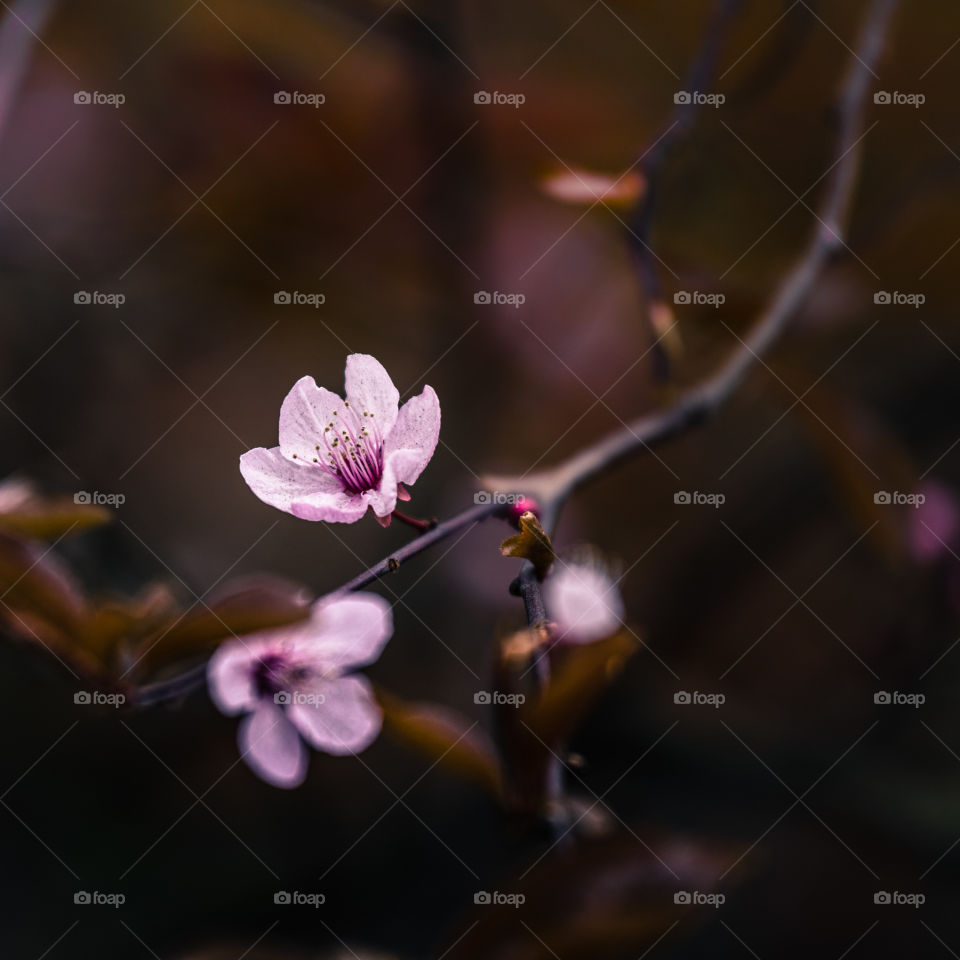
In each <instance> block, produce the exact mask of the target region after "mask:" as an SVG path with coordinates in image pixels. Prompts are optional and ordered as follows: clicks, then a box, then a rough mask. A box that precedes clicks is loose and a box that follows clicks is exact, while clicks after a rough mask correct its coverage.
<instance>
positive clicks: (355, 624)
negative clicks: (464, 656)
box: [207, 593, 393, 787]
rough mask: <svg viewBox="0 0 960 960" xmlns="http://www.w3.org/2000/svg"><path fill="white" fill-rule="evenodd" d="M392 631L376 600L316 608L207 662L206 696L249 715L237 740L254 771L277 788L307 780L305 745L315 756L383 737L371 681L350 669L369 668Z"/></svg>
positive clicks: (363, 597) (361, 597) (355, 597)
mask: <svg viewBox="0 0 960 960" xmlns="http://www.w3.org/2000/svg"><path fill="white" fill-rule="evenodd" d="M392 632H393V620H392V615H391V611H390V605H389V604H388V603H387V602H386V601H385V600H384V599H383V598H382V597H379V596H377V595H376V594H372V593H364V594H350V595H347V596H342V597H340V598H339V599H334V600H319V601H317V603H315V604H314V605H313V610H312V612H311V616H310V618H309V619H308V620H306V621H304V622H302V623H298V624H295V625H294V626H291V627H283V628H280V629H277V630H269V631H264V632H263V633H258V634H252V635H250V636H249V637H244V638H243V639H242V640H241V639H237V640H230V641H228V642H227V643H224V644H222V645H221V646H220V647H218V648H217V650H216V652H215V653H214V654H213V656H212V657H211V658H210V663H209V666H208V668H207V680H208V683H209V687H210V696H211V698H212V699H213V702H214V703H215V704H216V705H217V707H218V708H219V709H220V710H221V711H222V712H223V713H226V714H231V715H233V714H238V713H245V714H246V716H245V717H244V718H243V721H242V722H241V724H240V729H239V731H238V740H239V745H240V754H241V756H242V757H243V759H244V760H245V761H246V762H247V764H248V765H249V766H250V768H251V769H252V770H253V771H254V773H256V774H257V776H259V777H261V778H262V779H263V780H266V781H267V782H268V783H272V784H273V785H274V786H277V787H296V786H299V784H301V783H302V782H303V779H304V777H305V776H306V773H307V752H306V749H305V747H304V746H303V743H302V742H301V737H302V738H303V739H304V740H306V741H307V743H309V744H310V745H311V746H313V747H315V748H316V749H317V750H323V751H324V752H326V753H332V754H337V755H344V754H351V753H359V752H360V751H361V750H364V749H365V748H366V747H368V746H369V745H370V744H371V743H372V742H373V741H374V740H375V739H376V737H377V734H378V733H379V732H380V726H381V721H382V716H381V712H380V708H379V707H378V706H377V704H376V701H375V700H374V698H373V693H372V691H371V688H370V682H369V681H368V680H367V679H366V678H365V677H360V676H356V675H353V674H349V673H348V672H347V671H348V670H350V669H353V668H356V667H362V666H364V665H366V664H368V663H373V661H374V660H376V659H377V657H378V656H379V655H380V651H381V650H382V649H383V646H384V644H385V643H386V642H387V640H388V639H389V637H390V634H391V633H392Z"/></svg>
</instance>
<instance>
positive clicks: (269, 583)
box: [137, 575, 311, 668]
mask: <svg viewBox="0 0 960 960" xmlns="http://www.w3.org/2000/svg"><path fill="white" fill-rule="evenodd" d="M310 599H311V598H310V596H309V594H308V593H307V591H306V590H305V588H304V587H303V586H301V585H300V584H297V583H292V582H291V581H288V580H283V579H281V578H279V577H272V576H267V575H253V576H248V577H242V578H238V579H236V580H231V581H229V582H227V583H225V584H224V585H223V586H222V587H220V588H219V589H217V590H214V591H212V592H211V593H210V595H209V596H208V597H205V598H204V599H203V600H202V601H197V602H195V603H194V604H188V606H187V609H186V611H185V612H183V613H180V614H179V615H178V616H176V617H174V618H170V619H168V620H167V621H166V622H165V623H163V624H162V625H161V626H160V627H159V628H158V629H151V630H150V631H149V633H148V634H147V635H146V636H144V637H143V640H142V642H141V643H140V644H139V646H138V648H137V649H138V651H139V655H140V656H142V657H143V659H144V664H145V665H146V666H147V667H150V668H153V667H156V666H158V665H160V664H165V663H169V662H171V661H173V660H179V659H183V658H185V657H188V656H192V655H194V654H197V653H201V652H204V651H206V650H209V649H211V648H212V647H214V646H216V645H217V644H218V643H220V642H221V641H223V640H227V639H229V638H230V637H234V636H238V637H240V636H244V635H246V634H250V633H257V632H259V631H261V630H273V629H276V628H278V627H285V626H289V625H290V624H293V623H298V622H299V621H301V620H305V619H306V618H307V617H308V616H309V615H310Z"/></svg>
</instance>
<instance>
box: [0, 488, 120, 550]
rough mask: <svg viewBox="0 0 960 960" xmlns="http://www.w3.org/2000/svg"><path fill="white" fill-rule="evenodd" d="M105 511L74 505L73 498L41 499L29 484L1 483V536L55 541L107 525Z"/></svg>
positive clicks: (84, 505) (107, 514) (100, 508)
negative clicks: (6, 534)
mask: <svg viewBox="0 0 960 960" xmlns="http://www.w3.org/2000/svg"><path fill="white" fill-rule="evenodd" d="M111 519H112V515H111V513H110V511H109V510H107V509H106V508H105V507H99V506H96V505H94V504H91V503H77V502H76V500H75V499H74V498H73V497H44V496H42V495H41V494H39V493H37V491H36V489H35V488H34V486H33V484H32V483H30V481H29V480H23V479H21V478H19V477H13V478H9V479H7V480H5V481H3V483H0V533H8V534H11V535H12V536H16V537H23V538H25V539H27V540H56V539H57V538H58V537H63V536H66V535H67V534H73V533H82V532H83V531H84V530H91V529H93V528H94V527H99V526H102V525H103V524H105V523H109V522H110V520H111Z"/></svg>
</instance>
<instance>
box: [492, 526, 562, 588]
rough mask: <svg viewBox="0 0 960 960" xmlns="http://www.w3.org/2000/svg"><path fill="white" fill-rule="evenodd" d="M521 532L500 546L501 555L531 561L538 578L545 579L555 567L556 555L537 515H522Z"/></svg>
mask: <svg viewBox="0 0 960 960" xmlns="http://www.w3.org/2000/svg"><path fill="white" fill-rule="evenodd" d="M518 522H519V524H520V532H519V533H517V534H514V536H512V537H507V539H506V540H504V541H503V543H501V544H500V553H502V554H503V556H505V557H521V558H522V559H524V560H529V561H530V562H531V563H532V564H533V566H534V569H535V570H536V571H537V577H538V578H539V579H541V580H542V579H543V578H544V577H545V576H546V574H547V571H548V570H549V569H550V567H551V566H553V561H554V559H555V558H556V554H555V553H554V552H553V544H552V543H551V542H550V537H548V536H547V533H546V531H545V530H544V529H543V527H541V526H540V521H539V520H538V519H537V518H536V515H535V514H533V513H531V512H530V511H529V510H528V511H527V512H526V513H522V514H520V518H519V521H518Z"/></svg>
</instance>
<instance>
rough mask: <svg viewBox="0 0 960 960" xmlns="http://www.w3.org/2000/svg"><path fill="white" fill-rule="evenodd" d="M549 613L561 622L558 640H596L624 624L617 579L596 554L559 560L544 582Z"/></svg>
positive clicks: (559, 623)
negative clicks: (568, 560)
mask: <svg viewBox="0 0 960 960" xmlns="http://www.w3.org/2000/svg"><path fill="white" fill-rule="evenodd" d="M543 600H544V603H545V604H546V608H547V613H548V614H549V616H550V618H551V619H552V620H553V621H554V623H556V625H557V638H556V642H557V643H592V642H593V641H594V640H601V639H603V638H604V637H610V636H612V635H613V634H615V633H616V632H617V630H618V629H620V627H621V625H622V624H623V618H624V609H623V600H622V599H621V597H620V592H619V590H618V589H617V584H616V581H615V580H614V579H613V577H611V576H610V574H609V572H608V571H607V570H606V569H605V567H604V566H603V565H602V564H601V563H600V562H599V561H598V560H597V559H596V558H593V557H585V558H582V559H577V560H575V561H571V562H566V563H564V562H563V561H558V563H557V565H556V567H555V569H554V572H553V573H552V574H551V575H550V576H549V577H548V578H547V580H546V582H545V583H544V585H543Z"/></svg>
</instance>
